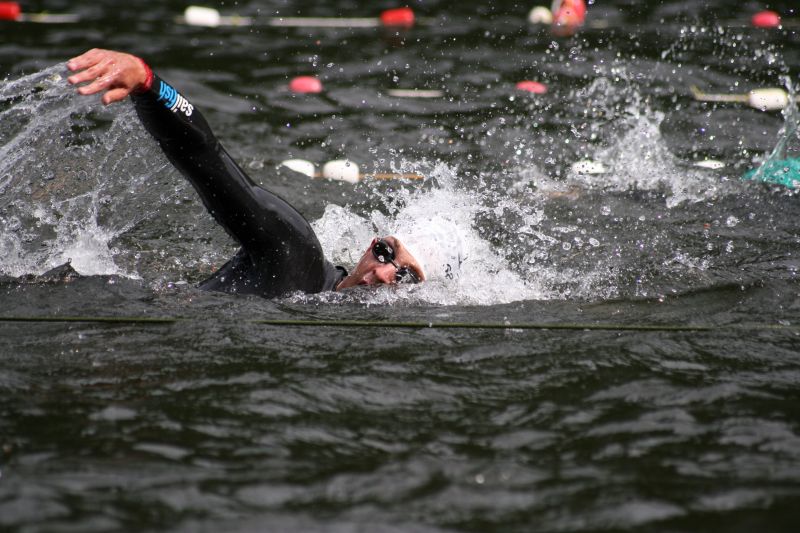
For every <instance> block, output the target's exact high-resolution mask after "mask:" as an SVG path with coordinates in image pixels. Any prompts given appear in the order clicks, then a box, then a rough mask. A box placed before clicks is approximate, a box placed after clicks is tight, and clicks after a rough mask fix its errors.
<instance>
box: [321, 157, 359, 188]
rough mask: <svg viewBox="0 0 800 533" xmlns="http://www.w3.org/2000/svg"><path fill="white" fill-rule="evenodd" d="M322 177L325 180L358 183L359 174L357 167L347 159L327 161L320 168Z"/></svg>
mask: <svg viewBox="0 0 800 533" xmlns="http://www.w3.org/2000/svg"><path fill="white" fill-rule="evenodd" d="M322 177H323V178H325V179H327V180H337V181H346V182H347V183H358V181H359V180H360V179H361V174H360V172H359V169H358V165H356V164H355V163H353V162H352V161H350V160H347V159H335V160H333V161H328V162H327V163H325V165H323V167H322Z"/></svg>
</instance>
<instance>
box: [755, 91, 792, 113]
mask: <svg viewBox="0 0 800 533" xmlns="http://www.w3.org/2000/svg"><path fill="white" fill-rule="evenodd" d="M747 104H748V105H749V106H750V107H754V108H756V109H760V110H761V111H778V110H780V109H783V108H785V107H786V106H787V105H789V95H788V94H787V93H786V91H784V90H783V89H754V90H752V91H750V92H749V93H747Z"/></svg>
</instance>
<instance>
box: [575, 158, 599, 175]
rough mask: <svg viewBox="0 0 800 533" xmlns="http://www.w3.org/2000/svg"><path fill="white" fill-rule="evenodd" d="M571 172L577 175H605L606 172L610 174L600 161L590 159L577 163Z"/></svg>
mask: <svg viewBox="0 0 800 533" xmlns="http://www.w3.org/2000/svg"><path fill="white" fill-rule="evenodd" d="M570 170H572V172H574V173H575V174H584V175H586V174H591V175H596V174H605V173H606V172H608V169H607V168H606V166H605V165H604V164H603V163H600V162H599V161H592V160H590V159H585V160H583V161H578V162H576V163H573V164H572V166H571V167H570Z"/></svg>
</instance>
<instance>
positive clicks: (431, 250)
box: [394, 217, 466, 280]
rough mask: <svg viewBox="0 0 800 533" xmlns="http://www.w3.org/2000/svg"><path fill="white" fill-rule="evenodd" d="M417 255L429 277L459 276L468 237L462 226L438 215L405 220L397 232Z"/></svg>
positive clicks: (401, 239) (415, 256)
mask: <svg viewBox="0 0 800 533" xmlns="http://www.w3.org/2000/svg"><path fill="white" fill-rule="evenodd" d="M394 236H395V237H397V238H398V239H399V240H400V242H401V243H402V244H403V246H405V248H406V249H407V250H408V252H409V253H410V254H411V255H413V256H414V259H416V260H417V261H418V262H419V263H420V265H422V270H423V273H424V274H425V277H426V278H427V279H430V280H433V279H456V278H458V276H459V274H460V271H461V264H462V263H463V262H464V259H466V257H465V255H464V240H463V238H462V237H461V231H460V230H459V228H458V226H456V225H455V224H454V223H452V222H451V221H449V220H445V219H443V218H440V217H435V218H433V219H430V220H415V221H413V222H411V223H409V224H403V225H401V226H400V227H399V228H398V229H397V232H396V233H395V234H394Z"/></svg>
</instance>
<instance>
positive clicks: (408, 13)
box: [380, 7, 414, 28]
mask: <svg viewBox="0 0 800 533" xmlns="http://www.w3.org/2000/svg"><path fill="white" fill-rule="evenodd" d="M380 18H381V24H383V25H384V26H394V27H399V28H410V27H412V26H413V25H414V11H412V9H411V8H410V7H398V8H396V9H387V10H386V11H384V12H383V13H381V17H380Z"/></svg>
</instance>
